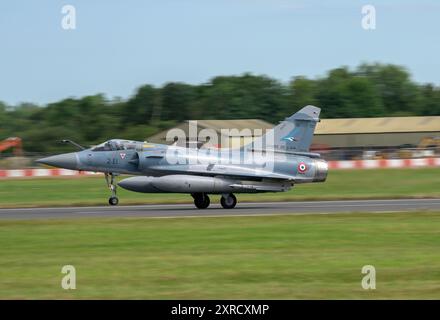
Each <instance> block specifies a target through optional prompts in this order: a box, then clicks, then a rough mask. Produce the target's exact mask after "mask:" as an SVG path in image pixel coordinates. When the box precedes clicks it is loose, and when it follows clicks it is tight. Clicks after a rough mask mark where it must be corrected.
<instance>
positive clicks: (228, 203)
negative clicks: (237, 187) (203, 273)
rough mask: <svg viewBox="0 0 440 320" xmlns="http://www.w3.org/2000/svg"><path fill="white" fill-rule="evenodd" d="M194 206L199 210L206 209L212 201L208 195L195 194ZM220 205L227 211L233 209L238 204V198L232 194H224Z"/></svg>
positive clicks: (193, 195)
mask: <svg viewBox="0 0 440 320" xmlns="http://www.w3.org/2000/svg"><path fill="white" fill-rule="evenodd" d="M191 196H192V197H193V198H194V205H195V206H196V207H197V208H199V209H206V208H208V207H209V204H210V203H211V200H210V199H209V197H208V195H207V194H206V193H193V194H191ZM220 203H221V205H222V207H223V208H225V209H232V208H234V207H235V205H236V204H237V198H236V197H235V196H234V195H233V194H232V193H227V194H223V195H222V197H221V199H220Z"/></svg>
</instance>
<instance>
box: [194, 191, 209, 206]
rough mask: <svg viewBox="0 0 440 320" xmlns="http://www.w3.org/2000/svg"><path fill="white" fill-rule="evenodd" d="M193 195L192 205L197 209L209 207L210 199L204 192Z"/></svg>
mask: <svg viewBox="0 0 440 320" xmlns="http://www.w3.org/2000/svg"><path fill="white" fill-rule="evenodd" d="M193 197H194V205H195V206H196V207H197V208H198V209H206V208H208V207H209V204H210V203H211V200H210V199H209V197H208V195H206V194H201V195H197V196H193Z"/></svg>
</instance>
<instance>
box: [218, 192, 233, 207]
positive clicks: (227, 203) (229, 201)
mask: <svg viewBox="0 0 440 320" xmlns="http://www.w3.org/2000/svg"><path fill="white" fill-rule="evenodd" d="M220 203H221V205H222V207H223V208H225V209H232V208H234V207H235V205H236V204H237V198H236V197H235V196H234V195H233V194H232V193H230V194H228V195H223V196H222V198H221V199H220Z"/></svg>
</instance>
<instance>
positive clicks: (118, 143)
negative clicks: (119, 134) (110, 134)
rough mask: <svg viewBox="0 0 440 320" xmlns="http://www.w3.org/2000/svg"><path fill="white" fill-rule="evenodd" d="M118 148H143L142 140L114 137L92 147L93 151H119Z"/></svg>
mask: <svg viewBox="0 0 440 320" xmlns="http://www.w3.org/2000/svg"><path fill="white" fill-rule="evenodd" d="M118 150H142V142H138V141H129V140H122V139H112V140H108V141H106V142H103V143H101V144H99V145H97V146H96V147H93V148H92V151H118Z"/></svg>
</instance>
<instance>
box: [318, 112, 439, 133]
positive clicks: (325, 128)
mask: <svg viewBox="0 0 440 320" xmlns="http://www.w3.org/2000/svg"><path fill="white" fill-rule="evenodd" d="M435 131H438V132H440V116H431V117H387V118H350V119H322V120H321V122H320V123H318V125H317V127H316V131H315V134H317V135H320V134H356V133H398V132H435Z"/></svg>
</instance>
